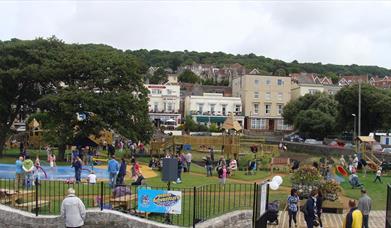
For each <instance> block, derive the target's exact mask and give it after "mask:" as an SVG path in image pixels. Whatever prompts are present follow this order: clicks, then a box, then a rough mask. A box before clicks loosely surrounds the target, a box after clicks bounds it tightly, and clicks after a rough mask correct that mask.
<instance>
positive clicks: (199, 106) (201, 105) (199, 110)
mask: <svg viewBox="0 0 391 228" xmlns="http://www.w3.org/2000/svg"><path fill="white" fill-rule="evenodd" d="M198 112H199V114H202V113H203V112H204V104H199V105H198Z"/></svg>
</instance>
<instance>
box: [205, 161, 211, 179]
mask: <svg viewBox="0 0 391 228" xmlns="http://www.w3.org/2000/svg"><path fill="white" fill-rule="evenodd" d="M212 163H213V162H212V159H211V158H210V157H209V156H208V157H206V161H205V168H206V176H207V177H209V176H212V168H213V165H212Z"/></svg>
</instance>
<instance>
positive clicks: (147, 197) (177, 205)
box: [137, 189, 182, 214]
mask: <svg viewBox="0 0 391 228" xmlns="http://www.w3.org/2000/svg"><path fill="white" fill-rule="evenodd" d="M137 194H138V208H137V209H138V210H139V211H143V212H155V213H164V214H165V213H168V214H181V211H182V192H181V191H167V190H151V189H139V190H138V192H137Z"/></svg>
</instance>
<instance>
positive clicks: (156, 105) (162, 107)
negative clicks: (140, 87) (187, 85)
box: [145, 84, 181, 127]
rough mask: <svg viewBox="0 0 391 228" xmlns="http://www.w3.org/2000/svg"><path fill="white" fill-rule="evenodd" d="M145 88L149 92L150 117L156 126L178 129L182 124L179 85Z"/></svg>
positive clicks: (148, 86)
mask: <svg viewBox="0 0 391 228" xmlns="http://www.w3.org/2000/svg"><path fill="white" fill-rule="evenodd" d="M145 87H146V88H147V89H148V90H149V94H148V98H149V102H148V106H149V117H150V119H151V120H152V121H154V123H155V125H156V126H157V127H159V126H162V125H163V126H171V127H176V126H177V125H178V124H180V123H181V114H180V113H179V108H180V105H179V102H180V87H179V85H151V84H146V85H145Z"/></svg>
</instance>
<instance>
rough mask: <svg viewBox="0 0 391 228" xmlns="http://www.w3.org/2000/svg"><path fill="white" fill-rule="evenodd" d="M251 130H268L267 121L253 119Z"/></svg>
mask: <svg viewBox="0 0 391 228" xmlns="http://www.w3.org/2000/svg"><path fill="white" fill-rule="evenodd" d="M251 128H252V129H266V119H259V118H255V119H251Z"/></svg>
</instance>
